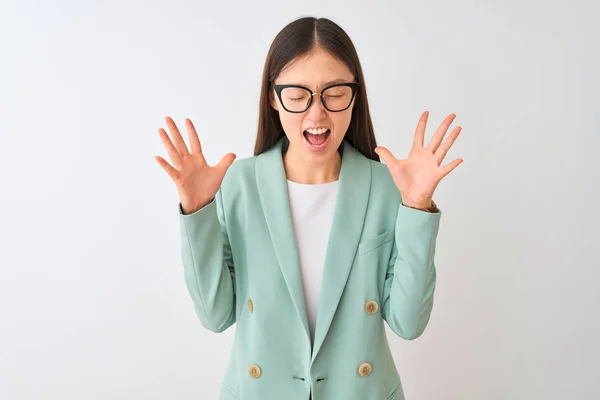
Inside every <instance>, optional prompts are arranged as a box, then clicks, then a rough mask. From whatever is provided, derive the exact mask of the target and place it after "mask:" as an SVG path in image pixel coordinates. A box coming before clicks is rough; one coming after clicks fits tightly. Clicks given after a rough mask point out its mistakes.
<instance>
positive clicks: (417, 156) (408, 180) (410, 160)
mask: <svg viewBox="0 0 600 400" xmlns="http://www.w3.org/2000/svg"><path fill="white" fill-rule="evenodd" d="M428 117H429V111H424V112H423V113H422V114H421V118H420V119H419V123H418V125H417V129H416V131H415V136H414V141H413V147H412V148H411V150H410V153H409V154H408V157H407V158H405V159H397V158H395V157H394V156H393V155H392V153H391V152H390V151H389V150H388V149H386V148H385V147H383V146H377V147H376V148H375V152H376V153H377V154H378V155H379V156H380V157H381V158H382V159H383V161H384V162H385V164H386V165H387V167H388V169H389V170H390V174H391V175H392V178H393V179H394V183H395V184H396V186H397V187H398V190H399V191H400V196H401V197H402V204H404V205H406V206H409V207H414V208H419V209H427V208H429V207H430V206H431V204H432V199H433V193H434V191H435V189H436V187H437V186H438V184H439V183H440V181H441V180H442V178H444V177H445V176H446V175H448V174H449V173H450V172H451V171H452V170H453V169H454V168H456V167H458V165H460V164H461V163H462V162H463V159H462V158H457V159H456V160H454V161H452V162H450V163H448V164H446V165H443V166H442V165H441V163H442V161H443V160H444V157H446V153H448V150H450V147H451V146H452V144H453V143H454V141H455V140H456V138H457V137H458V134H459V133H460V131H461V129H462V128H461V127H460V126H457V127H456V128H454V130H452V133H450V135H449V136H448V137H447V138H446V140H444V142H442V139H444V136H445V135H446V132H447V131H448V128H449V127H450V124H451V123H452V121H454V118H456V114H450V115H449V116H447V117H446V119H445V120H444V122H442V124H441V125H440V127H439V128H438V130H437V131H436V132H435V134H434V135H433V137H432V138H431V141H430V142H429V145H428V146H427V147H424V139H425V127H426V126H427V118H428Z"/></svg>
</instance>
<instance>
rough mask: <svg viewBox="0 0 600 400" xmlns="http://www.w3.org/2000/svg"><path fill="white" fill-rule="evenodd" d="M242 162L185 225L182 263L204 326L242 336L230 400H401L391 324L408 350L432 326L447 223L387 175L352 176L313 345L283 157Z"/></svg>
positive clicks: (357, 160)
mask: <svg viewBox="0 0 600 400" xmlns="http://www.w3.org/2000/svg"><path fill="white" fill-rule="evenodd" d="M288 146H289V141H288V139H287V137H285V136H284V137H282V138H281V139H280V140H279V141H278V142H277V144H276V145H275V146H274V147H272V148H271V149H269V150H267V151H266V152H264V153H262V154H260V155H258V156H252V157H248V158H243V159H239V160H236V161H234V163H233V164H232V165H231V166H230V167H229V169H228V170H227V173H226V174H225V177H224V179H223V182H222V185H221V188H220V189H219V191H218V192H217V194H216V196H215V198H214V199H213V200H212V201H211V203H209V204H207V205H206V206H205V207H203V208H201V209H199V210H198V211H196V212H194V213H192V214H189V215H183V213H182V208H181V203H179V218H180V227H181V254H182V261H183V268H184V277H185V282H186V286H187V289H188V291H189V294H190V295H191V298H192V301H193V305H194V308H195V311H196V314H197V316H198V318H199V319H200V322H201V324H202V325H203V326H204V327H205V328H206V329H209V330H211V331H213V332H223V331H224V330H225V329H227V328H228V327H230V326H231V325H233V324H234V323H235V324H236V331H235V339H234V343H233V347H232V350H231V354H230V358H229V363H228V367H227V369H226V371H225V374H224V379H223V382H222V385H221V393H220V397H219V398H220V399H221V400H271V399H272V400H280V399H285V400H308V399H309V395H312V399H313V400H338V399H339V400H386V399H387V400H390V399H394V400H400V399H404V392H403V388H402V383H401V380H400V376H399V374H398V370H397V368H396V366H395V364H394V359H393V358H392V354H391V352H390V348H389V345H388V340H387V337H386V331H385V328H384V323H383V321H386V322H387V324H388V326H389V327H390V329H391V330H392V331H393V332H394V333H395V334H397V335H398V336H400V337H401V338H403V339H407V340H412V339H415V338H417V337H419V336H420V335H421V334H422V333H423V331H424V329H425V327H426V325H427V323H428V321H429V318H430V314H431V309H432V305H433V295H434V288H435V282H436V269H435V265H434V252H435V241H436V236H437V233H438V228H439V222H440V212H437V213H429V212H426V211H420V210H416V209H412V208H408V207H405V206H404V205H402V204H401V197H400V193H399V191H398V189H397V187H396V185H395V184H394V181H393V180H392V177H391V175H390V173H389V170H388V168H387V166H386V165H385V164H382V163H380V162H377V161H373V160H370V159H368V158H367V157H365V156H363V155H362V154H361V153H360V152H359V151H358V150H356V149H355V148H354V147H353V146H352V145H351V144H350V143H348V142H347V141H345V140H344V141H343V142H342V145H341V146H340V152H341V154H342V165H341V171H340V176H339V186H338V190H339V191H338V194H337V199H336V206H335V212H334V216H333V222H332V226H331V235H330V238H329V241H328V243H327V250H326V256H325V264H324V270H323V279H322V286H321V294H320V299H319V305H318V312H317V321H316V327H315V338H314V344H312V345H311V340H310V333H309V328H308V322H307V317H306V308H305V303H304V292H303V287H302V280H301V275H300V265H299V258H298V250H297V247H296V241H295V233H294V229H293V225H292V217H291V212H290V208H289V199H288V195H287V182H286V175H285V171H284V167H283V158H282V152H283V151H286V150H287V148H288Z"/></svg>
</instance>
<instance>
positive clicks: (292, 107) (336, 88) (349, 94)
mask: <svg viewBox="0 0 600 400" xmlns="http://www.w3.org/2000/svg"><path fill="white" fill-rule="evenodd" d="M358 85H359V83H358V82H346V83H336V84H334V85H330V86H327V87H326V88H324V89H323V90H321V93H314V92H313V91H312V90H310V89H309V88H307V87H304V86H300V85H273V89H275V93H277V97H279V102H280V103H281V105H282V106H283V108H285V110H286V111H288V112H291V113H303V112H304V111H306V110H308V108H309V107H310V105H311V103H312V100H313V97H314V95H315V94H318V95H319V96H320V97H321V103H323V106H324V107H325V108H326V109H327V110H329V111H331V112H340V111H344V110H345V109H347V108H348V107H350V104H351V103H352V99H354V96H355V95H356V90H357V89H358Z"/></svg>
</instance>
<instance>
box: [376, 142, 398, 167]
mask: <svg viewBox="0 0 600 400" xmlns="http://www.w3.org/2000/svg"><path fill="white" fill-rule="evenodd" d="M374 151H375V153H377V155H378V156H379V157H381V158H382V159H383V162H385V163H386V164H387V165H390V164H392V163H393V162H394V160H395V159H396V158H395V157H394V155H393V154H392V153H391V152H390V151H389V150H388V149H386V148H385V147H383V146H377V147H375V149H374Z"/></svg>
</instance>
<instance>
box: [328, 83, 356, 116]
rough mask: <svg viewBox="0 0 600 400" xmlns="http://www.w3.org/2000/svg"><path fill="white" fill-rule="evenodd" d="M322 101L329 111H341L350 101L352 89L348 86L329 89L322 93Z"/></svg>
mask: <svg viewBox="0 0 600 400" xmlns="http://www.w3.org/2000/svg"><path fill="white" fill-rule="evenodd" d="M323 101H324V102H325V106H327V108H328V109H330V110H331V111H340V110H343V109H345V108H347V107H348V106H349V105H350V102H351V101H352V88H351V87H350V86H334V87H330V88H329V89H326V90H325V91H324V92H323Z"/></svg>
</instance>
